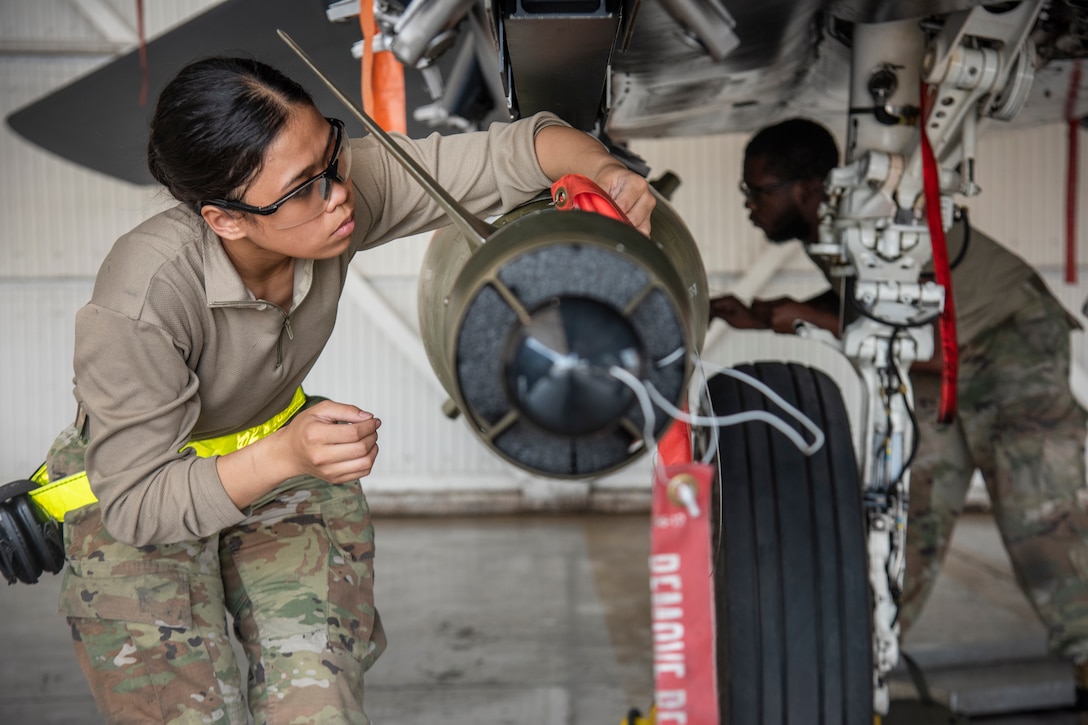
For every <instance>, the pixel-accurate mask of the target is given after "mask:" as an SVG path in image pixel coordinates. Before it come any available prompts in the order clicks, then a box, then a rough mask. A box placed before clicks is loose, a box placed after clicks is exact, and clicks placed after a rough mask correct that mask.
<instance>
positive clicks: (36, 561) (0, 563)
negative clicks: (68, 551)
mask: <svg viewBox="0 0 1088 725" xmlns="http://www.w3.org/2000/svg"><path fill="white" fill-rule="evenodd" d="M37 487H38V484H36V483H34V482H33V481H28V480H22V481H12V482H11V483H5V484H3V485H0V575H2V576H3V577H4V578H5V579H7V582H8V584H14V583H15V582H16V581H21V582H24V583H26V584H34V583H35V582H37V581H38V577H39V576H41V574H42V572H43V571H47V572H49V573H50V574H56V573H57V572H59V571H60V570H61V569H62V568H63V567H64V542H63V540H62V538H61V534H60V526H58V525H57V522H56V521H54V520H53V519H52V518H51V517H50V516H49V515H48V514H46V513H45V512H42V511H39V510H38V507H37V506H35V505H34V504H32V503H31V501H30V496H28V495H27V494H28V493H29V492H30V491H33V490H34V489H35V488H37Z"/></svg>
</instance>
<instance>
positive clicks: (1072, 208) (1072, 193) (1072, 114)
mask: <svg viewBox="0 0 1088 725" xmlns="http://www.w3.org/2000/svg"><path fill="white" fill-rule="evenodd" d="M1080 75H1081V67H1080V61H1079V60H1078V61H1074V63H1073V72H1072V73H1070V74H1069V91H1068V93H1067V94H1066V97H1065V124H1066V132H1065V133H1066V141H1067V143H1068V146H1067V147H1066V150H1065V158H1066V162H1065V164H1066V166H1065V281H1066V282H1067V283H1068V284H1076V283H1077V198H1078V195H1077V177H1078V173H1077V169H1078V166H1079V161H1080V154H1079V151H1078V148H1077V147H1078V143H1077V141H1078V139H1079V136H1080V119H1079V118H1077V117H1076V112H1077V90H1078V89H1079V88H1080Z"/></svg>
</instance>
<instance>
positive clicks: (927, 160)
mask: <svg viewBox="0 0 1088 725" xmlns="http://www.w3.org/2000/svg"><path fill="white" fill-rule="evenodd" d="M928 103H929V88H928V86H927V85H926V84H925V83H923V84H922V100H921V106H922V108H921V116H920V118H921V121H920V130H921V134H922V181H923V186H924V190H925V199H926V221H927V222H928V223H929V238H930V242H931V244H932V246H933V272H934V275H935V276H936V278H937V284H939V285H941V286H942V287H944V310H943V311H942V312H941V320H940V324H939V325H938V329H939V331H940V337H941V352H942V354H943V356H944V360H943V363H944V364H943V367H942V369H941V407H940V411H939V413H938V415H937V420H938V422H941V423H951V422H952V421H953V420H954V419H955V417H956V388H957V380H956V379H957V374H958V372H959V359H960V357H959V355H960V354H959V345H958V344H957V341H956V306H955V301H954V300H953V297H952V270H951V269H950V268H949V266H948V245H947V243H946V242H945V237H944V225H943V224H942V223H941V188H940V177H939V176H938V173H937V160H936V158H935V157H934V155H933V147H932V146H930V144H929V136H928V135H927V134H926V119H927V118H928V112H929V109H928V108H927V105H928Z"/></svg>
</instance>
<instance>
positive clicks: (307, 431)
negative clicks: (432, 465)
mask: <svg viewBox="0 0 1088 725" xmlns="http://www.w3.org/2000/svg"><path fill="white" fill-rule="evenodd" d="M381 424H382V422H381V421H380V420H379V419H378V418H375V417H374V415H373V414H372V413H368V412H367V411H365V410H362V409H361V408H358V407H356V406H354V405H348V404H346V403H336V402H333V401H331V400H323V401H321V402H320V403H318V404H316V405H314V406H313V407H311V408H307V409H306V410H303V411H301V412H300V413H298V414H297V415H296V416H295V417H294V418H293V419H292V420H291V423H290V424H289V425H286V426H284V427H283V428H280V429H279V430H278V431H276V432H275V433H273V434H271V435H269V436H266V437H265V438H262V439H260V440H259V441H256V442H255V443H252V444H251V445H248V446H246V447H245V448H241V449H239V450H237V451H234V452H233V453H228V454H227V455H225V456H220V457H219V458H218V459H217V460H216V470H217V471H218V473H219V480H220V481H221V482H222V484H223V488H224V490H226V492H227V495H228V496H230V499H231V501H233V502H234V505H235V506H237V507H238V508H239V509H242V508H245V507H246V506H248V505H249V504H251V503H253V502H254V501H256V500H257V499H258V498H260V497H261V496H264V495H265V494H266V493H268V492H269V491H271V490H272V489H274V488H276V486H279V485H280V484H281V483H283V482H284V481H286V480H287V479H289V478H294V477H295V476H302V475H308V476H313V477H315V478H319V479H321V480H323V481H328V482H329V483H348V482H350V481H354V480H356V479H359V478H363V477H364V476H367V475H369V474H370V470H371V469H372V468H373V467H374V460H375V458H377V456H378V428H379V427H380V426H381Z"/></svg>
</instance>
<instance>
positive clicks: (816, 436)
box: [609, 366, 825, 462]
mask: <svg viewBox="0 0 1088 725" xmlns="http://www.w3.org/2000/svg"><path fill="white" fill-rule="evenodd" d="M712 367H714V368H715V371H716V372H719V373H722V374H725V375H728V376H730V377H733V378H736V379H738V380H740V381H742V382H744V383H747V384H748V385H751V386H752V387H754V388H755V389H756V390H758V391H759V392H761V393H763V394H764V395H765V396H766V397H767V398H769V399H770V400H771V401H773V402H774V403H776V404H777V405H779V406H780V407H781V408H782V409H783V410H785V411H786V412H787V413H789V414H790V415H791V416H793V417H794V418H795V419H796V420H797V421H798V422H799V423H800V424H801V425H803V426H804V427H805V428H807V429H808V431H809V432H810V433H811V434H812V437H813V442H812V443H811V444H810V443H808V442H806V441H805V439H804V437H802V436H801V434H800V433H798V432H797V431H796V430H794V429H793V428H792V427H791V426H790V425H789V424H788V423H786V421H784V420H783V419H782V418H781V417H780V416H778V415H775V414H773V413H771V412H769V411H764V410H748V411H744V412H741V413H734V414H732V415H725V416H705V415H692V414H690V413H688V412H686V411H683V410H680V409H679V408H677V407H676V406H675V405H673V404H672V403H671V402H670V401H669V400H668V399H667V398H665V396H663V395H662V394H661V393H660V392H659V391H658V390H657V388H655V387H654V385H653V383H651V382H649V381H643V380H639V379H638V378H637V377H635V376H634V375H632V374H631V373H630V372H628V371H627V370H624V369H623V368H621V367H617V366H613V367H611V368H609V374H611V375H612V377H614V378H616V379H617V380H619V381H620V382H622V383H624V384H625V385H627V387H629V388H631V390H632V391H633V392H634V394H635V397H636V398H637V399H638V401H639V405H640V407H641V408H642V416H643V436H644V439H645V440H646V442H647V445H648V447H649V448H650V450H651V452H652V453H654V454H655V455H656V451H657V446H656V443H655V442H654V436H653V429H654V418H655V416H654V411H653V403H657V405H658V407H660V408H661V409H662V410H664V411H665V412H666V413H668V414H669V415H670V416H672V417H673V418H675V419H676V420H680V421H683V422H685V423H687V424H689V425H702V426H714V427H715V428H720V427H724V426H728V425H737V424H740V423H749V422H753V421H763V422H764V423H767V424H768V425H770V426H771V427H773V428H775V429H776V430H778V431H780V432H781V433H782V434H783V435H785V436H786V437H787V438H788V439H789V440H790V442H791V443H793V444H794V445H795V446H796V447H797V448H798V449H799V450H800V451H801V452H802V453H804V454H805V455H812V454H813V453H815V452H816V451H818V450H820V448H822V447H823V445H824V441H825V437H824V433H823V431H822V430H820V429H819V428H818V427H817V426H816V424H815V423H813V422H812V420H811V419H810V418H809V417H808V416H806V415H805V414H804V413H802V412H801V411H800V410H798V409H797V408H796V407H794V406H793V405H792V404H790V403H789V402H788V401H786V400H785V399H784V398H782V396H781V395H779V394H778V393H776V392H775V391H774V390H772V389H771V388H770V387H768V386H767V385H766V384H764V383H763V382H762V381H760V380H757V379H756V378H753V377H752V376H751V375H748V374H746V373H742V372H740V371H739V370H733V369H731V368H722V367H718V366H712ZM651 401H652V402H651ZM715 438H716V436H715ZM704 462H706V461H705V460H704Z"/></svg>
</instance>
